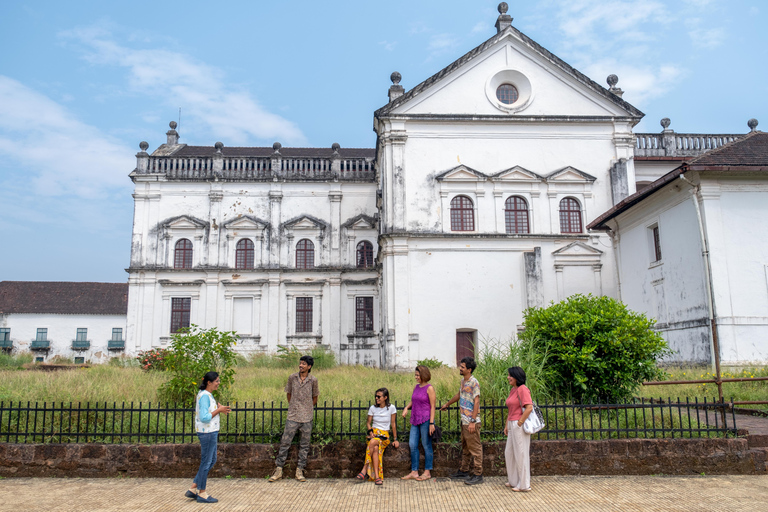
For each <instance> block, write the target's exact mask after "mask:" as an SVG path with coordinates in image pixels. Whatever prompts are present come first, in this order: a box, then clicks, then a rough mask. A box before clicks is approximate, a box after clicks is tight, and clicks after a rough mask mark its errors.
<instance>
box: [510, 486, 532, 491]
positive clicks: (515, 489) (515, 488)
mask: <svg viewBox="0 0 768 512" xmlns="http://www.w3.org/2000/svg"><path fill="white" fill-rule="evenodd" d="M512 490H513V491H515V492H531V488H530V487H529V488H527V489H518V488H517V487H513V488H512Z"/></svg>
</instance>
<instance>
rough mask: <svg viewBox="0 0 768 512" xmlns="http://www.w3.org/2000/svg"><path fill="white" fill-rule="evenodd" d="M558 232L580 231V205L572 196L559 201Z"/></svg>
mask: <svg viewBox="0 0 768 512" xmlns="http://www.w3.org/2000/svg"><path fill="white" fill-rule="evenodd" d="M560 232H561V233H581V232H582V228H581V205H580V204H579V202H578V201H577V200H575V199H573V198H572V197H566V198H565V199H563V200H562V201H560Z"/></svg>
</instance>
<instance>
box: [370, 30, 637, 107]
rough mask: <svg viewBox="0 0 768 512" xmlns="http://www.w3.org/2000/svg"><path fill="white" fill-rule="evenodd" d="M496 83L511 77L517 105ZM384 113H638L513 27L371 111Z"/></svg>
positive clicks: (505, 81)
mask: <svg viewBox="0 0 768 512" xmlns="http://www.w3.org/2000/svg"><path fill="white" fill-rule="evenodd" d="M516 80H519V81H520V83H519V84H518V83H517V82H516ZM510 81H511V82H510ZM497 82H498V83H497ZM501 83H512V84H513V85H515V86H516V87H518V89H520V97H519V99H518V101H517V105H515V103H512V104H510V105H502V104H500V103H499V102H498V100H497V99H496V98H495V91H496V88H497V86H498V85H499V84H501ZM524 89H527V91H526V90H524ZM390 114H395V115H406V116H407V115H437V116H440V115H462V114H464V115H470V116H474V117H482V116H484V115H487V116H498V115H514V116H590V117H594V116H603V117H606V118H610V117H616V116H619V117H630V118H634V119H639V118H641V117H642V116H643V113H642V112H640V111H639V110H638V109H636V108H635V107H633V106H632V105H630V104H629V103H627V102H626V101H624V100H623V99H621V97H619V96H618V95H616V94H614V93H612V92H610V91H609V90H608V89H606V88H605V87H603V86H601V85H600V84H598V83H597V82H595V81H593V80H592V79H590V78H589V77H587V76H586V75H584V74H582V73H580V72H579V71H577V70H576V69H574V68H573V67H572V66H570V65H568V64H567V63H565V62H564V61H562V60H561V59H560V58H558V57H557V56H555V55H553V54H552V53H551V52H549V51H548V50H546V49H545V48H544V47H542V46H541V45H539V44H538V43H536V42H535V41H533V40H532V39H530V38H529V37H528V36H526V35H525V34H523V33H522V32H520V31H519V30H517V29H516V28H515V27H508V28H506V29H504V30H503V31H501V32H500V33H498V34H496V35H494V36H493V37H491V38H490V39H488V40H487V41H485V42H484V43H482V44H481V45H480V46H478V47H476V48H474V49H473V50H471V51H469V52H468V53H467V54H465V55H463V56H462V57H460V58H459V59H457V60H456V61H454V62H452V63H451V64H449V65H448V66H446V67H445V68H444V69H442V70H441V71H439V72H438V73H436V74H435V75H433V76H431V77H429V78H428V79H426V80H424V81H423V82H422V83H420V84H418V85H417V86H415V87H414V88H413V89H411V90H409V91H407V92H406V93H405V94H403V95H402V96H400V97H399V98H396V99H395V100H394V101H391V102H390V103H389V104H388V105H386V106H384V107H382V108H380V109H379V110H377V111H376V112H375V116H376V117H378V118H381V117H386V116H388V115H390Z"/></svg>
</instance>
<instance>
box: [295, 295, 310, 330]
mask: <svg viewBox="0 0 768 512" xmlns="http://www.w3.org/2000/svg"><path fill="white" fill-rule="evenodd" d="M296 332H297V333H299V332H312V297H296Z"/></svg>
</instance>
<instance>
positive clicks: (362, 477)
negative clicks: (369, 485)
mask: <svg viewBox="0 0 768 512" xmlns="http://www.w3.org/2000/svg"><path fill="white" fill-rule="evenodd" d="M355 478H356V479H358V480H360V481H361V482H365V481H366V480H368V474H367V473H363V472H362V471H361V472H360V473H358V475H357V476H356V477H355Z"/></svg>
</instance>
